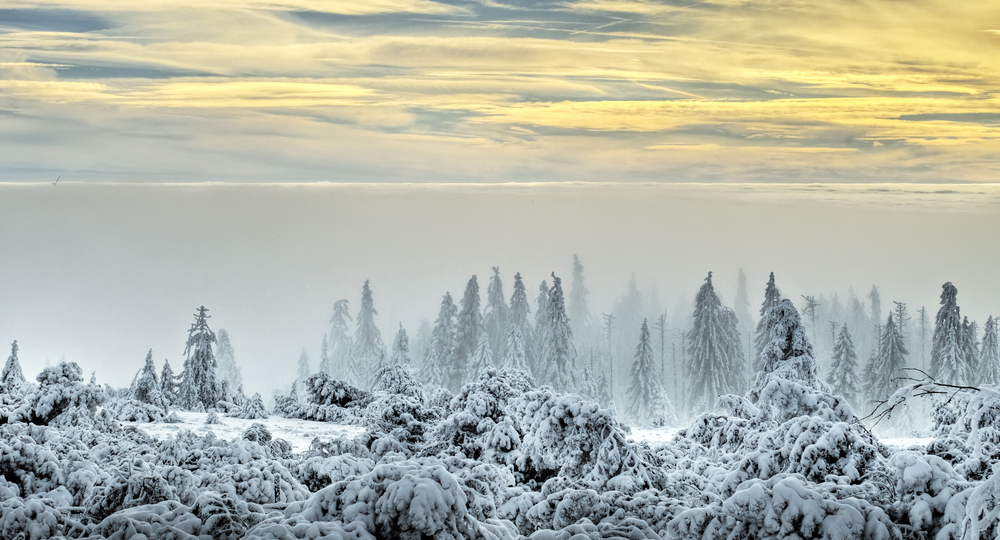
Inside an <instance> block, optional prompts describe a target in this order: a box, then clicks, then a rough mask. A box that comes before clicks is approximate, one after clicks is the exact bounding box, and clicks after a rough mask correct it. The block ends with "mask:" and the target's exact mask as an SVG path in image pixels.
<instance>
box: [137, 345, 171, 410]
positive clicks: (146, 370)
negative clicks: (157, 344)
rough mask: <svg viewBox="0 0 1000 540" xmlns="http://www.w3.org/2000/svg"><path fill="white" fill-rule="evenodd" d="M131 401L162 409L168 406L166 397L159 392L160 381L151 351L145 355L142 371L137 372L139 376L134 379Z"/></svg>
mask: <svg viewBox="0 0 1000 540" xmlns="http://www.w3.org/2000/svg"><path fill="white" fill-rule="evenodd" d="M132 399H135V400H136V401H141V402H143V403H149V404H150V405H156V406H157V407H161V408H163V409H166V408H167V406H168V405H169V403H168V402H167V399H166V397H164V395H163V393H162V392H160V381H159V379H158V378H157V376H156V364H155V363H154V362H153V349H150V350H149V352H148V353H146V361H145V363H144V364H143V366H142V369H141V370H139V375H138V376H136V378H135V384H134V385H133V387H132Z"/></svg>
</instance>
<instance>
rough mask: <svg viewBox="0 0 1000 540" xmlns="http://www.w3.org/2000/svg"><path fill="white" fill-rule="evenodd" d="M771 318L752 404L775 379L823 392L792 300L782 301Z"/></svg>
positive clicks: (772, 311) (813, 357)
mask: <svg viewBox="0 0 1000 540" xmlns="http://www.w3.org/2000/svg"><path fill="white" fill-rule="evenodd" d="M770 316H771V318H772V321H773V326H772V327H771V341H770V342H769V343H768V344H767V346H765V347H764V351H763V352H762V353H761V360H762V364H763V368H762V369H761V371H760V373H759V374H758V375H757V381H756V383H755V384H754V389H753V390H752V391H751V393H750V399H751V401H757V399H759V397H760V393H761V391H763V390H764V388H765V387H766V386H767V385H768V383H770V382H771V381H772V380H773V379H774V378H775V377H777V378H782V379H786V380H789V381H793V382H796V383H798V384H801V385H803V386H806V387H808V388H814V389H820V388H821V386H822V385H821V384H820V382H819V380H818V379H817V378H816V372H817V369H816V358H815V356H813V348H812V344H811V343H809V338H808V337H806V333H805V330H804V329H803V328H802V321H801V319H800V318H799V312H798V310H796V309H795V305H793V304H792V301H791V300H788V299H787V298H786V299H783V300H781V301H779V302H778V303H777V305H775V306H774V307H773V308H771V309H770Z"/></svg>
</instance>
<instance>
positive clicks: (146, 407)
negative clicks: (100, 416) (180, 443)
mask: <svg viewBox="0 0 1000 540" xmlns="http://www.w3.org/2000/svg"><path fill="white" fill-rule="evenodd" d="M104 410H106V411H108V412H109V413H111V415H112V416H113V417H115V419H117V420H118V421H119V422H140V423H151V422H162V421H163V420H164V418H166V417H167V411H166V410H165V409H163V408H161V407H159V406H156V405H151V404H149V403H144V402H142V401H138V400H135V399H112V400H109V401H108V402H107V403H105V404H104Z"/></svg>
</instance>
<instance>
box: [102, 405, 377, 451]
mask: <svg viewBox="0 0 1000 540" xmlns="http://www.w3.org/2000/svg"><path fill="white" fill-rule="evenodd" d="M174 412H175V413H176V414H177V417H178V418H180V420H181V421H180V422H179V423H176V424H168V423H163V422H154V423H147V422H122V425H123V426H135V427H137V428H139V429H142V430H144V431H145V432H146V433H149V434H150V435H151V436H153V437H155V438H157V439H159V440H161V441H162V440H165V439H167V438H168V437H175V436H177V434H178V433H180V432H181V431H183V430H187V431H193V432H195V433H198V434H200V435H205V434H207V433H209V432H212V433H214V434H215V436H216V437H217V438H219V439H222V440H224V441H231V440H233V439H238V438H239V437H240V435H241V434H242V433H243V432H244V431H246V430H247V428H249V427H250V426H251V425H253V424H255V423H260V424H263V425H264V427H266V428H267V430H268V431H270V432H271V436H272V437H273V438H276V439H284V440H286V441H288V442H289V443H291V445H292V451H293V452H295V453H300V452H304V451H305V450H307V449H308V448H309V445H310V444H311V443H312V440H313V439H314V438H316V437H319V438H320V439H323V440H332V439H336V438H338V437H344V438H348V439H352V438H354V437H356V436H357V435H360V434H361V433H362V432H364V428H363V427H359V426H347V425H341V424H331V423H328V422H314V421H311V420H297V419H291V418H282V417H280V416H271V417H269V418H264V419H260V420H252V419H242V418H232V417H228V416H219V421H220V423H219V424H206V423H205V421H206V420H207V419H208V415H209V413H200V412H188V411H174Z"/></svg>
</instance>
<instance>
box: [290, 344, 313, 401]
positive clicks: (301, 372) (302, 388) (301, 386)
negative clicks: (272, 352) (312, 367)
mask: <svg viewBox="0 0 1000 540" xmlns="http://www.w3.org/2000/svg"><path fill="white" fill-rule="evenodd" d="M309 375H310V373H309V353H307V352H306V348H305V347H302V353H301V354H299V363H298V366H297V367H296V369H295V384H294V385H293V386H294V387H295V389H296V390H297V391H298V393H299V394H305V392H306V380H307V379H309Z"/></svg>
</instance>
